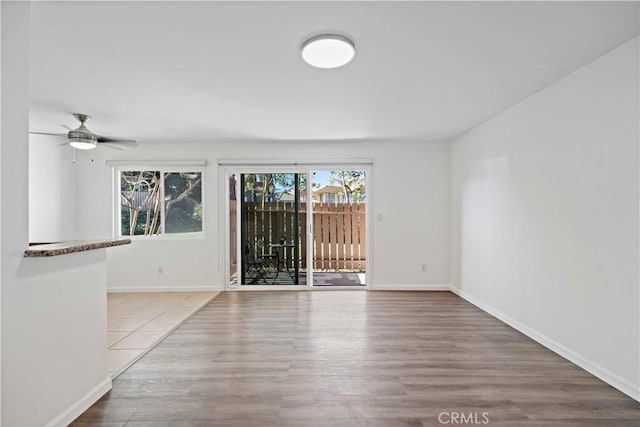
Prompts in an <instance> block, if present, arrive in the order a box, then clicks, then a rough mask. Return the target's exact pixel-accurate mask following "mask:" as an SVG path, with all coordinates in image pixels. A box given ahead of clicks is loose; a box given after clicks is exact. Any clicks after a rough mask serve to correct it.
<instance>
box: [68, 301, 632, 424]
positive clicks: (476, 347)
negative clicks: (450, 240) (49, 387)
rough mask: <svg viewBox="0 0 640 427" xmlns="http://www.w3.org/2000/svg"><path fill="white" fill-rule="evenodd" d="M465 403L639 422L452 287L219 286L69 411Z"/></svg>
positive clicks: (325, 418)
mask: <svg viewBox="0 0 640 427" xmlns="http://www.w3.org/2000/svg"><path fill="white" fill-rule="evenodd" d="M442 413H444V415H440V414H442ZM483 413H486V414H485V415H486V418H483ZM456 414H458V415H457V418H456V419H457V420H460V419H461V418H460V416H461V415H464V417H465V421H466V422H465V423H464V424H463V425H473V423H471V422H468V421H469V420H470V418H469V417H471V421H477V423H476V425H488V426H510V427H520V426H522V427H533V426H554V427H556V426H560V427H569V426H571V427H591V426H616V427H620V426H634V427H637V426H639V425H640V404H639V403H638V402H636V401H634V400H633V399H631V398H629V397H627V396H625V395H624V394H622V393H620V392H618V391H617V390H615V389H614V388H612V387H610V386H608V385H607V384H605V383H603V382H602V381H600V380H598V379H596V378H595V377H593V376H592V375H590V374H588V373H587V372H585V371H584V370H582V369H580V368H578V367H577V366H575V365H573V364H572V363H570V362H568V361H566V360H564V359H563V358H561V357H560V356H558V355H556V354H555V353H553V352H551V351H549V350H547V349H545V348H544V347H542V346H540V345H539V344H537V343H535V342H534V341H532V340H530V339H529V338H527V337H525V336H524V335H522V334H520V333H519V332H517V331H515V330H513V329H511V328H510V327H508V326H506V325H504V324H503V323H501V322H500V321H498V320H496V319H494V318H493V317H491V316H489V315H488V314H486V313H484V312H483V311H481V310H479V309H477V308H476V307H474V306H472V305H471V304H469V303H467V302H466V301H464V300H462V299H461V298H459V297H457V296H455V295H453V294H451V293H449V292H362V291H325V292H278V291H273V292H226V293H223V294H222V295H220V296H219V297H218V298H216V299H215V300H213V301H212V302H211V303H210V304H209V305H208V306H207V307H205V308H204V309H203V310H202V311H200V312H199V313H197V314H196V315H195V316H193V317H192V318H191V319H190V320H188V321H187V322H186V323H185V324H184V325H183V326H181V327H180V328H179V329H177V330H176V331H175V332H174V333H173V334H171V335H170V336H169V337H167V338H166V339H165V340H164V341H163V342H162V343H161V344H160V345H159V346H158V347H156V348H155V349H153V350H152V351H151V352H149V353H148V354H147V355H146V356H144V357H143V358H142V359H140V361H138V362H137V363H136V364H135V365H133V366H132V367H131V368H129V369H128V370H127V371H126V372H124V373H123V374H122V375H120V376H119V377H118V378H117V379H116V380H115V381H114V384H113V390H112V391H111V392H110V393H109V394H108V395H106V396H105V397H103V398H102V399H101V400H100V401H98V402H97V403H96V404H95V405H93V406H92V407H91V408H90V409H89V410H87V411H86V412H85V413H84V414H83V415H82V416H80V417H79V418H78V419H77V420H76V421H75V422H74V423H73V424H72V425H73V426H75V427H81V426H109V427H112V426H128V427H131V426H148V427H151V426H154V427H169V426H171V427H174V426H203V427H204V426H220V427H232V426H246V427H257V426H260V427H294V426H300V427H313V426H322V427H329V426H330V427H339V426H340V427H349V426H359V427H364V426H366V427H400V426H402V427H413V426H416V427H417V426H441V425H456V424H455V423H452V422H451V420H452V417H456ZM439 417H440V419H439ZM487 419H488V423H485V424H481V423H482V422H483V421H486V420H487ZM460 424H461V423H458V425H460Z"/></svg>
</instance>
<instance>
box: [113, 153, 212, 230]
mask: <svg viewBox="0 0 640 427" xmlns="http://www.w3.org/2000/svg"><path fill="white" fill-rule="evenodd" d="M108 164H109V163H108ZM109 165H110V166H112V168H113V190H112V193H113V238H114V239H125V238H126V239H131V240H148V241H153V240H192V239H204V238H205V224H206V210H207V209H206V204H205V194H206V190H205V181H206V180H205V173H206V171H205V169H206V168H205V167H204V163H203V162H200V163H194V164H193V165H192V166H190V165H187V164H185V163H180V164H175V165H173V164H171V163H164V162H158V163H148V164H147V163H144V164H141V163H128V162H118V163H117V164H116V162H113V163H112V164H109ZM136 171H157V172H160V176H161V177H162V182H161V185H160V199H161V200H162V203H160V216H161V218H162V221H161V222H160V230H161V232H160V234H159V235H153V236H145V235H135V236H130V235H123V234H122V219H121V217H120V214H121V211H120V209H121V206H120V205H121V199H120V197H121V195H120V188H121V187H120V173H121V172H136ZM173 172H198V173H200V174H201V175H200V176H201V178H200V188H201V189H202V195H201V197H202V199H201V200H202V230H201V231H196V232H191V233H166V232H165V229H164V227H165V213H164V210H165V207H164V177H165V173H173Z"/></svg>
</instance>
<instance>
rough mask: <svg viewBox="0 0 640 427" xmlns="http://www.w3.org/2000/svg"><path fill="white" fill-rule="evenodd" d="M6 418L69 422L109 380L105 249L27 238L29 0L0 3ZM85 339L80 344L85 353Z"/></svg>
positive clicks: (10, 421)
mask: <svg viewBox="0 0 640 427" xmlns="http://www.w3.org/2000/svg"><path fill="white" fill-rule="evenodd" d="M0 7H1V10H2V14H1V16H2V26H1V28H2V29H1V31H2V33H1V34H2V49H1V55H2V100H1V105H2V111H1V114H2V129H1V144H0V159H1V162H2V164H1V167H0V171H1V173H2V176H1V179H0V183H1V193H0V197H1V200H0V202H1V204H2V218H1V222H0V230H1V233H2V243H1V245H2V246H1V249H2V260H1V274H2V276H1V279H2V281H1V286H2V287H1V299H0V300H1V304H2V307H1V310H0V313H1V314H0V316H1V325H2V334H1V336H2V350H1V351H2V353H1V358H2V366H1V370H0V371H1V376H0V378H1V381H2V396H1V401H2V414H1V415H2V418H1V420H0V425H3V426H12V427H13V426H16V427H17V426H44V425H48V424H51V423H54V424H56V425H66V424H67V423H69V422H70V421H71V420H72V419H73V418H74V417H75V416H77V415H79V413H80V412H82V410H84V409H85V408H86V407H87V406H88V405H90V404H91V403H93V402H94V401H95V400H96V399H97V398H98V397H99V396H100V395H101V394H103V393H104V392H106V390H108V389H109V387H110V379H109V377H108V375H107V363H106V350H105V349H106V345H107V339H106V305H105V304H106V277H105V275H106V272H105V269H106V260H105V258H106V254H105V250H99V251H93V252H85V253H81V254H73V255H64V256H59V257H52V258H48V259H43V258H39V259H27V258H24V257H23V254H24V251H25V249H27V245H28V234H29V230H28V222H29V208H28V193H29V188H28V187H29V186H28V163H29V161H28V147H29V146H28V127H29V122H28V118H29V104H28V76H29V62H28V60H29V10H30V5H29V3H28V2H1V3H0ZM79 347H81V351H79Z"/></svg>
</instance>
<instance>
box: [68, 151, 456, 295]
mask: <svg viewBox="0 0 640 427" xmlns="http://www.w3.org/2000/svg"><path fill="white" fill-rule="evenodd" d="M295 158H298V159H348V158H352V159H353V158H356V159H360V158H371V159H373V161H374V165H373V172H372V180H371V184H370V185H371V188H370V189H368V190H367V194H368V196H369V197H370V201H371V204H370V210H371V213H370V214H371V216H370V220H372V221H373V223H372V236H370V242H371V243H373V245H372V248H373V254H372V259H373V267H372V271H371V272H370V274H369V276H368V277H367V280H368V281H369V283H371V284H373V285H377V286H378V287H386V286H389V287H395V288H396V289H398V288H416V289H417V288H423V289H426V288H429V286H431V285H442V284H444V285H448V284H449V231H450V225H449V207H450V206H449V143H448V142H435V143H425V142H393V141H389V142H385V143H383V142H308V141H301V142H261V143H244V144H238V143H175V144H166V143H163V144H146V145H145V144H144V143H143V144H141V146H140V147H138V148H133V149H127V150H125V151H114V150H109V149H107V148H97V149H96V150H93V151H92V152H88V153H78V158H77V178H78V182H77V188H78V230H79V236H80V237H89V236H91V237H95V236H103V237H104V236H108V235H110V234H111V230H112V221H113V220H112V217H113V215H112V212H113V208H112V191H113V190H112V173H111V168H110V167H108V166H106V164H105V161H106V160H107V159H112V160H113V159H121V160H154V159H165V160H171V159H204V160H207V161H208V166H207V170H206V180H205V218H206V219H205V233H206V238H205V239H202V240H183V241H176V240H171V241H152V242H150V241H135V242H134V243H133V244H131V245H129V246H127V247H123V248H119V249H121V250H118V251H111V252H109V254H108V286H109V289H111V290H116V289H125V288H126V289H147V290H149V289H179V288H183V289H204V288H218V289H219V288H220V287H221V286H222V280H223V270H222V269H223V268H224V267H223V266H221V265H219V258H220V253H219V252H220V251H219V241H220V239H221V238H223V237H224V234H223V230H219V221H218V219H219V218H218V210H219V209H218V206H219V205H218V203H219V200H220V198H219V195H218V191H219V182H218V179H219V178H218V166H217V162H218V159H240V160H241V159H295ZM380 218H381V219H380ZM423 264H426V265H427V272H426V273H423V272H422V270H421V267H422V265H423ZM159 267H162V271H163V272H162V274H160V273H159Z"/></svg>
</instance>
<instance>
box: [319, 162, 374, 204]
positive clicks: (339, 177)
mask: <svg viewBox="0 0 640 427" xmlns="http://www.w3.org/2000/svg"><path fill="white" fill-rule="evenodd" d="M364 179H365V175H364V171H353V170H352V171H331V172H330V173H329V179H328V181H329V183H330V184H333V185H339V186H340V187H341V189H340V191H339V194H344V195H345V196H346V198H347V203H360V202H363V201H364V199H365V180H364Z"/></svg>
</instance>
